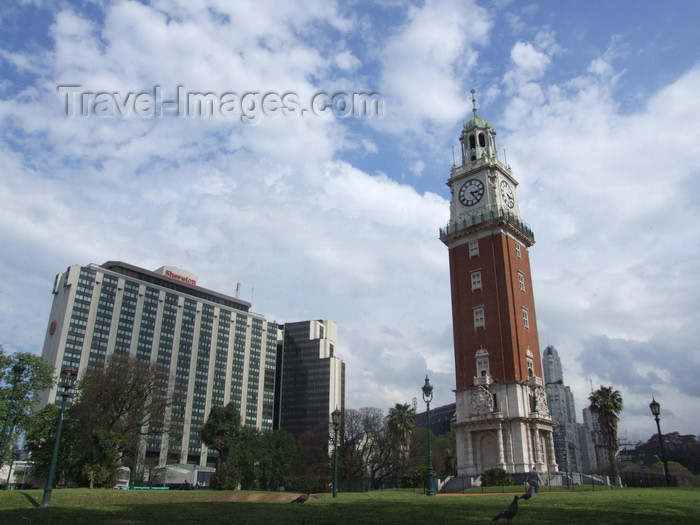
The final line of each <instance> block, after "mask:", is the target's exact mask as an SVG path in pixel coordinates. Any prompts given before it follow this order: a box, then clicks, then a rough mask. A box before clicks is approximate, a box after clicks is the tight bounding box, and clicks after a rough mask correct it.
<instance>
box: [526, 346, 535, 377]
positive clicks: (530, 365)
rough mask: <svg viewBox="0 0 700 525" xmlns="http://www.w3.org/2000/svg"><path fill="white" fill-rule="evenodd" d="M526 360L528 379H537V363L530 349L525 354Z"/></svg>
mask: <svg viewBox="0 0 700 525" xmlns="http://www.w3.org/2000/svg"><path fill="white" fill-rule="evenodd" d="M525 358H526V359H527V377H535V361H534V357H533V355H532V352H531V351H530V349H529V348H528V349H527V352H525Z"/></svg>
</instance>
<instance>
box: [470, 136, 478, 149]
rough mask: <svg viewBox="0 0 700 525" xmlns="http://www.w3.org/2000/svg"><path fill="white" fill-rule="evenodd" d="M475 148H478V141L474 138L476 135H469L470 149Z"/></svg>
mask: <svg viewBox="0 0 700 525" xmlns="http://www.w3.org/2000/svg"><path fill="white" fill-rule="evenodd" d="M474 148H476V139H475V138H474V135H469V149H474Z"/></svg>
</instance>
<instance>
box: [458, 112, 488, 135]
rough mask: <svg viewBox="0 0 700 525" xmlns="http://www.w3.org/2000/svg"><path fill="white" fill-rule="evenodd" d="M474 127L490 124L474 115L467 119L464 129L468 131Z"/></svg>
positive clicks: (484, 126) (485, 126) (483, 126)
mask: <svg viewBox="0 0 700 525" xmlns="http://www.w3.org/2000/svg"><path fill="white" fill-rule="evenodd" d="M474 128H488V129H490V128H491V124H489V123H488V122H486V119H483V118H481V117H477V116H476V115H474V117H473V118H471V119H469V120H468V121H467V123H466V124H465V125H464V131H470V130H472V129H474Z"/></svg>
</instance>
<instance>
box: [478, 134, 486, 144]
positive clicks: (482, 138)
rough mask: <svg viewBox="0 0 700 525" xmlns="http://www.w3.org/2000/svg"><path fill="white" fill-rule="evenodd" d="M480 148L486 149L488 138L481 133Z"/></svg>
mask: <svg viewBox="0 0 700 525" xmlns="http://www.w3.org/2000/svg"><path fill="white" fill-rule="evenodd" d="M479 146H481V147H482V148H485V147H486V138H485V137H484V134H483V133H479Z"/></svg>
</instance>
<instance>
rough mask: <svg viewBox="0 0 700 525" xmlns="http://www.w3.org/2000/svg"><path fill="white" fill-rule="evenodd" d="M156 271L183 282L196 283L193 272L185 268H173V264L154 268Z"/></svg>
mask: <svg viewBox="0 0 700 525" xmlns="http://www.w3.org/2000/svg"><path fill="white" fill-rule="evenodd" d="M156 273H159V274H161V275H165V276H166V277H170V278H171V279H176V280H178V281H182V282H183V283H187V284H197V279H198V277H197V276H196V275H195V274H193V273H190V272H188V271H185V270H181V269H180V268H175V267H174V266H163V267H161V268H158V269H157V270H156Z"/></svg>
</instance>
